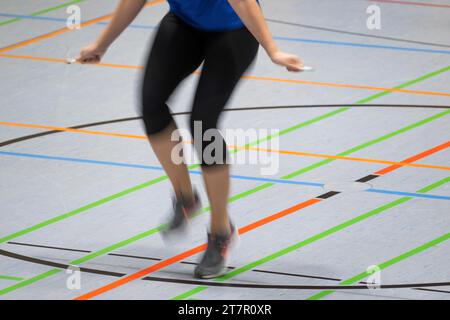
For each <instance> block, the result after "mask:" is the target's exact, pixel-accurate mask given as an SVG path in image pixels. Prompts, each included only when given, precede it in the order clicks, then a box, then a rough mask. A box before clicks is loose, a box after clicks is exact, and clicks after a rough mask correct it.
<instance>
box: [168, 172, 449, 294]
mask: <svg viewBox="0 0 450 320" xmlns="http://www.w3.org/2000/svg"><path fill="white" fill-rule="evenodd" d="M448 182H450V177H447V178H445V179H442V180H439V181H437V182H435V183H433V184H431V185H429V186H427V187H425V188H422V189H420V190H419V191H417V192H419V193H426V192H428V191H430V190H433V189H435V188H437V187H439V186H442V185H444V184H446V183H448ZM411 199H413V198H411V197H402V198H399V199H397V200H394V201H392V202H389V203H387V204H384V205H382V206H380V207H378V208H376V209H373V210H370V211H368V212H366V213H364V214H362V215H360V216H357V217H355V218H352V219H350V220H347V221H345V222H343V223H341V224H339V225H336V226H334V227H331V228H330V229H327V230H325V231H323V232H320V233H318V234H316V235H314V236H312V237H309V238H307V239H306V240H302V241H300V242H297V243H295V244H293V245H291V246H289V247H287V248H284V249H282V250H280V251H277V252H275V253H272V254H271V255H268V256H266V257H264V258H261V259H259V260H256V261H254V262H251V263H249V264H247V265H245V266H242V267H240V268H237V269H234V270H233V271H231V272H229V273H227V274H226V275H224V276H222V277H220V278H217V279H216V281H218V282H224V281H226V280H229V279H231V278H234V277H236V276H237V275H239V274H242V273H244V272H247V271H250V270H252V269H254V268H256V267H258V266H261V265H262V264H265V263H267V262H270V261H273V260H275V259H277V258H279V257H281V256H284V255H286V254H288V253H291V252H293V251H296V250H298V249H300V248H302V247H305V246H307V245H309V244H311V243H314V242H316V241H318V240H321V239H323V238H325V237H328V236H330V235H332V234H335V233H337V232H339V231H341V230H343V229H346V228H348V227H350V226H352V225H354V224H356V223H358V222H361V221H363V220H366V219H368V218H370V217H373V216H375V215H377V214H380V213H382V212H384V211H386V210H389V209H391V208H393V207H396V206H399V205H401V204H403V203H405V202H407V201H409V200H411ZM345 284H348V283H345ZM206 289H208V287H207V286H198V287H195V288H194V289H192V290H189V291H186V292H184V293H182V294H180V295H178V296H176V297H174V298H172V300H183V299H186V298H189V297H191V296H193V295H194V294H197V293H199V292H202V291H205V290H206Z"/></svg>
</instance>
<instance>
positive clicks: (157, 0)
mask: <svg viewBox="0 0 450 320" xmlns="http://www.w3.org/2000/svg"><path fill="white" fill-rule="evenodd" d="M163 2H165V1H164V0H153V1H150V2H148V3H147V4H145V6H144V8H147V7H150V6H153V5H155V4H159V3H163ZM113 15H114V13H110V14H107V15H105V16H101V17H98V18H95V19H92V20H89V21H86V22H83V23H82V24H81V27H87V26H90V25H93V24H96V23H97V22H101V21H105V20H108V19H111V18H112V17H113ZM72 31H74V29H69V28H67V27H65V28H62V29H59V30H55V31H52V32H50V33H46V34H43V35H40V36H37V37H34V38H31V39H28V40H24V41H21V42H19V43H16V44H12V45H10V46H7V47H4V48H1V49H0V53H4V52H8V51H11V50H14V49H18V48H21V47H25V46H27V45H30V44H33V43H36V42H39V41H42V40H46V39H50V38H53V37H56V36H58V35H61V34H64V33H67V32H72Z"/></svg>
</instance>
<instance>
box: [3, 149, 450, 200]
mask: <svg viewBox="0 0 450 320" xmlns="http://www.w3.org/2000/svg"><path fill="white" fill-rule="evenodd" d="M0 155H4V156H13V157H23V158H35V159H45V160H57V161H67V162H76V163H85V164H97V165H107V166H115V167H125V168H137V169H146V170H158V171H164V169H163V168H162V167H159V166H147V165H140V164H130V163H122V162H112V161H98V160H88V159H80V158H68V157H55V156H47V155H39V154H31V153H18V152H6V151H0ZM189 173H191V174H197V175H201V174H202V172H201V171H200V170H189ZM231 178H232V179H237V180H246V181H261V182H269V183H279V184H292V185H302V186H311V187H319V188H323V187H324V186H325V184H323V183H317V182H307V181H294V180H284V179H270V178H260V177H252V176H243V175H231ZM364 191H366V192H373V193H382V194H390V195H395V196H402V197H403V196H408V197H414V198H424V199H435V200H450V197H449V196H440V195H432V194H422V193H412V192H402V191H395V190H385V189H373V188H370V189H367V190H364Z"/></svg>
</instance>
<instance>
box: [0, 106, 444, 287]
mask: <svg viewBox="0 0 450 320" xmlns="http://www.w3.org/2000/svg"><path fill="white" fill-rule="evenodd" d="M342 107H349V108H350V107H358V108H368V107H376V108H427V109H450V106H444V105H403V104H328V105H296V106H267V107H249V108H232V109H224V111H225V112H233V111H254V110H277V109H280V110H283V109H301V108H342ZM190 113H191V112H188V111H187V112H177V113H172V115H173V116H181V115H188V114H190ZM141 119H142V117H128V118H122V119H115V120H106V121H100V122H95V123H89V124H82V125H77V126H73V127H69V129H83V128H88V127H94V126H101V125H107V124H113V123H121V122H127V121H136V120H141ZM61 132H65V131H64V130H51V131H46V132H41V133H37V134H32V135H28V136H23V137H18V138H15V139H11V140H7V141H4V142H0V147H4V146H8V145H12V144H15V143H19V142H22V141H27V140H32V139H35V138H39V137H43V136H47V135H51V134H56V133H61ZM358 181H359V180H358ZM327 194H328V193H327ZM327 194H325V195H327ZM0 255H3V256H6V257H10V258H14V259H18V260H22V261H28V262H31V263H37V264H41V265H47V266H53V267H56V268H59V269H67V268H69V267H70V265H66V264H60V263H56V262H52V261H46V260H42V259H36V258H32V257H27V256H23V255H19V254H16V253H13V252H9V251H5V250H0ZM80 271H83V272H87V273H94V274H101V275H107V276H115V277H123V276H125V275H126V274H122V273H118V272H111V271H105V270H98V269H90V268H80ZM142 280H147V281H159V282H171V283H178V284H194V285H207V286H214V287H234V288H253V289H290V290H350V289H351V290H353V289H359V290H361V289H363V290H368V289H370V288H369V287H368V286H367V285H362V286H305V285H258V284H245V283H224V282H220V283H219V282H210V281H199V280H187V279H171V278H161V277H145V278H142ZM442 286H450V282H436V283H413V284H391V285H381V286H379V288H380V289H400V288H412V289H417V290H420V288H424V287H442ZM424 290H425V289H424ZM430 291H432V290H430Z"/></svg>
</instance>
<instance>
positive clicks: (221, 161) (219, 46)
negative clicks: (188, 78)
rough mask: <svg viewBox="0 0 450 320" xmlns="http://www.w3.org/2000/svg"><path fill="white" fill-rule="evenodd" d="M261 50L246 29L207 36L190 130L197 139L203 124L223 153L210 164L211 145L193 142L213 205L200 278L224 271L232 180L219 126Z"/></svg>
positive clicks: (229, 227)
mask: <svg viewBox="0 0 450 320" xmlns="http://www.w3.org/2000/svg"><path fill="white" fill-rule="evenodd" d="M258 47H259V45H258V42H257V41H256V40H255V38H254V37H253V36H252V35H251V34H250V32H249V31H248V30H247V29H239V30H234V31H229V32H222V33H212V34H210V35H209V36H208V41H207V46H206V54H205V63H204V66H203V70H202V75H201V77H200V81H199V84H198V89H197V93H196V96H195V99H194V106H193V110H192V117H191V130H192V131H193V135H194V136H195V130H196V129H197V130H198V128H199V124H201V134H202V137H204V134H205V133H207V132H209V133H210V134H212V135H213V136H214V137H216V138H217V139H218V141H214V142H215V144H217V143H220V145H221V148H220V149H221V150H223V152H216V153H215V154H213V155H212V158H213V159H214V161H211V159H208V158H210V157H208V156H210V155H209V154H208V152H207V151H208V148H207V147H208V145H209V144H210V142H209V141H204V140H202V141H194V142H195V146H196V149H197V152H198V153H199V155H200V156H202V157H201V159H202V170H203V178H204V181H205V185H206V190H207V193H208V199H209V202H210V205H211V235H210V239H209V240H210V242H209V243H208V250H207V252H206V253H205V256H204V257H203V259H202V261H201V263H200V265H199V266H198V267H197V270H196V276H197V277H202V278H210V277H215V276H217V275H219V274H221V273H223V270H224V263H225V258H226V251H227V247H228V244H229V239H230V233H231V226H230V222H229V219H228V212H227V205H228V197H229V186H230V177H229V166H228V165H227V164H226V154H227V152H226V144H225V141H224V139H223V137H222V136H220V135H219V133H218V129H217V123H218V120H219V117H220V114H221V112H222V110H223V108H224V107H225V105H226V103H227V102H228V100H229V98H230V97H231V95H232V93H233V90H234V88H235V87H236V85H237V83H238V82H239V79H240V78H241V76H242V75H243V74H244V73H245V71H246V70H247V69H248V68H249V67H250V65H251V64H252V63H253V61H254V59H255V57H256V54H257V52H258ZM196 122H197V125H196ZM214 133H215V134H214ZM197 136H198V133H197Z"/></svg>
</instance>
